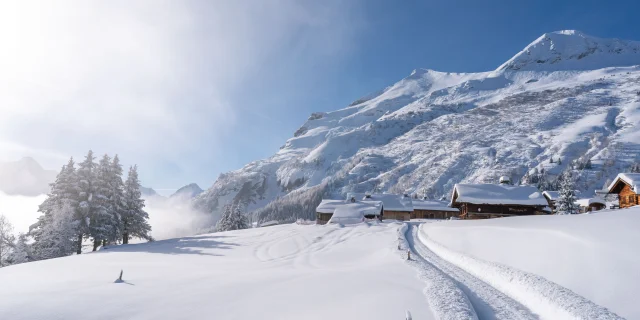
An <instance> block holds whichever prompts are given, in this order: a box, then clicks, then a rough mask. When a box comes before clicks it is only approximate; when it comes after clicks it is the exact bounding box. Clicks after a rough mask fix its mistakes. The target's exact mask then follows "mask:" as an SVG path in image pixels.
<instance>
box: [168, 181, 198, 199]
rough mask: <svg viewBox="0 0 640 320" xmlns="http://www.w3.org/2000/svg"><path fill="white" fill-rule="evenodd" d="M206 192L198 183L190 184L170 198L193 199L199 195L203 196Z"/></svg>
mask: <svg viewBox="0 0 640 320" xmlns="http://www.w3.org/2000/svg"><path fill="white" fill-rule="evenodd" d="M203 191H204V190H202V188H200V186H199V185H198V184H196V183H190V184H188V185H186V186H184V187H182V188H180V189H178V190H177V191H176V192H174V193H173V194H172V195H171V196H170V198H176V197H178V198H187V199H190V198H193V197H195V196H197V195H199V194H201V193H202V192H203Z"/></svg>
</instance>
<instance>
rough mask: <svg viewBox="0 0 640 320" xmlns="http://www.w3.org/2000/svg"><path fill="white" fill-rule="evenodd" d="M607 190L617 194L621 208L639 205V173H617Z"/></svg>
mask: <svg viewBox="0 0 640 320" xmlns="http://www.w3.org/2000/svg"><path fill="white" fill-rule="evenodd" d="M608 190H609V194H617V195H618V201H619V203H620V208H621V209H622V208H628V207H633V206H637V205H640V173H620V174H618V176H617V177H616V179H615V180H613V182H612V183H611V184H610V185H609V187H608Z"/></svg>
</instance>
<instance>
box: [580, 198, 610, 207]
mask: <svg viewBox="0 0 640 320" xmlns="http://www.w3.org/2000/svg"><path fill="white" fill-rule="evenodd" d="M576 203H577V204H578V205H579V206H581V207H588V206H589V205H591V204H595V203H597V204H601V205H606V204H607V202H606V201H604V200H603V199H601V198H599V197H594V198H584V199H578V200H576Z"/></svg>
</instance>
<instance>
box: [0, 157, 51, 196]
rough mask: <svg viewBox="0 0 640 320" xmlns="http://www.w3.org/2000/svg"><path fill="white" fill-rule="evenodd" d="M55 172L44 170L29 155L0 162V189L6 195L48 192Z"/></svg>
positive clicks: (28, 194) (35, 194) (31, 194)
mask: <svg viewBox="0 0 640 320" xmlns="http://www.w3.org/2000/svg"><path fill="white" fill-rule="evenodd" d="M56 174H57V172H56V171H54V170H45V169H43V168H42V166H40V164H38V162H36V160H34V159H33V158H30V157H25V158H22V159H20V160H18V161H13V162H0V191H2V192H4V193H6V194H8V195H21V196H37V195H41V194H47V192H49V184H50V183H52V182H54V181H55V179H56Z"/></svg>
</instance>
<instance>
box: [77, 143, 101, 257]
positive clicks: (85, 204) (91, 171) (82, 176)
mask: <svg viewBox="0 0 640 320" xmlns="http://www.w3.org/2000/svg"><path fill="white" fill-rule="evenodd" d="M94 161H95V157H94V156H93V151H91V150H89V152H88V153H87V155H86V157H85V159H84V161H82V162H81V163H79V164H78V170H77V177H78V201H79V203H78V206H79V208H78V210H77V212H76V216H75V217H74V220H75V221H78V222H79V224H78V229H77V232H78V239H77V244H78V248H77V253H78V254H81V253H82V240H83V239H84V238H88V237H90V236H91V237H93V236H94V235H96V233H97V231H98V227H99V226H92V225H91V223H92V222H93V221H92V220H95V217H96V215H95V211H96V210H97V208H96V203H95V202H94V201H93V200H94V199H93V196H94V193H95V183H96V181H95V180H96V163H95V162H94ZM92 218H93V219H92ZM94 240H95V238H94ZM95 249H96V247H95V244H94V250H95Z"/></svg>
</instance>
